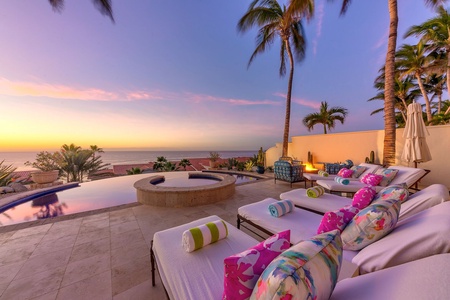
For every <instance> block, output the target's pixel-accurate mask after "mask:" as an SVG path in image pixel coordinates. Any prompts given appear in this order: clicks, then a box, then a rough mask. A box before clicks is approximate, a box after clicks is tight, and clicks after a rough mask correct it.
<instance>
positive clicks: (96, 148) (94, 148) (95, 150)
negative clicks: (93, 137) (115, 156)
mask: <svg viewBox="0 0 450 300" xmlns="http://www.w3.org/2000/svg"><path fill="white" fill-rule="evenodd" d="M89 148H90V149H91V151H92V158H93V159H95V153H105V151H103V148H100V147H99V146H97V145H90V146H89Z"/></svg>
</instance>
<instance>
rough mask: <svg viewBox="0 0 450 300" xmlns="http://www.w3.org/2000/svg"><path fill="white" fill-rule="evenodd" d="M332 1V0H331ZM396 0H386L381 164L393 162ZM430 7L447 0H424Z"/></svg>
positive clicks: (347, 0) (345, 3) (344, 2)
mask: <svg viewBox="0 0 450 300" xmlns="http://www.w3.org/2000/svg"><path fill="white" fill-rule="evenodd" d="M332 1H334V0H332ZM397 1H398V0H388V8H389V34H388V46H387V52H386V64H385V73H386V80H385V99H384V146H383V164H384V165H388V166H389V165H394V164H395V129H396V126H395V123H396V122H395V106H394V104H395V49H396V48H397V35H398V34H397V29H398V9H397ZM424 1H425V3H426V4H427V5H429V6H431V7H437V6H438V5H440V4H443V3H445V2H447V0H424ZM350 2H351V0H342V8H341V15H343V14H345V12H346V11H347V8H348V6H349V5H350Z"/></svg>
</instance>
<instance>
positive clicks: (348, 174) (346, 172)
mask: <svg viewBox="0 0 450 300" xmlns="http://www.w3.org/2000/svg"><path fill="white" fill-rule="evenodd" d="M352 175H353V170H350V169H346V168H343V169H340V170H339V172H338V173H337V176H339V177H342V178H350V177H352Z"/></svg>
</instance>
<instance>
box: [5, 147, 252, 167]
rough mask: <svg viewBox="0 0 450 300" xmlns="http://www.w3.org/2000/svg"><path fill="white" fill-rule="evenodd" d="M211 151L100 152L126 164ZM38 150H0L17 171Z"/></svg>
mask: <svg viewBox="0 0 450 300" xmlns="http://www.w3.org/2000/svg"><path fill="white" fill-rule="evenodd" d="M209 152H210V151H107V150H105V152H104V153H99V155H100V156H101V157H102V160H103V162H104V163H108V164H110V165H124V164H137V163H148V162H153V161H156V158H157V157H158V156H164V157H166V158H167V160H169V161H179V160H181V159H183V158H187V159H189V158H207V157H209ZM217 152H219V153H220V157H221V158H231V157H253V155H255V154H257V153H258V151H217ZM37 153H38V152H0V162H1V161H2V160H4V162H3V165H13V166H14V167H16V168H17V171H23V170H30V167H28V166H25V162H26V161H31V162H33V161H34V160H35V158H36V154H37Z"/></svg>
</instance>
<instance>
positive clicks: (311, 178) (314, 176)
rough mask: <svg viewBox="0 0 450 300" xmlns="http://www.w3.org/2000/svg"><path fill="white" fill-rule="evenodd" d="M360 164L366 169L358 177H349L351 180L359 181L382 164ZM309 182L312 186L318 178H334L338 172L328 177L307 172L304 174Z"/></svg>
mask: <svg viewBox="0 0 450 300" xmlns="http://www.w3.org/2000/svg"><path fill="white" fill-rule="evenodd" d="M358 166H360V167H364V168H366V169H365V171H364V172H363V173H362V174H360V175H359V176H358V177H351V178H349V180H350V181H359V180H360V179H361V178H362V177H363V176H364V175H366V174H368V173H373V172H375V171H376V170H378V169H379V168H381V165H375V164H369V163H360V164H359V165H358ZM303 176H304V177H305V179H306V181H307V182H310V183H311V186H313V185H314V184H315V183H316V181H317V180H334V178H335V177H336V176H337V175H336V174H328V177H324V176H321V175H319V174H314V173H305V174H304V175H303Z"/></svg>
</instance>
